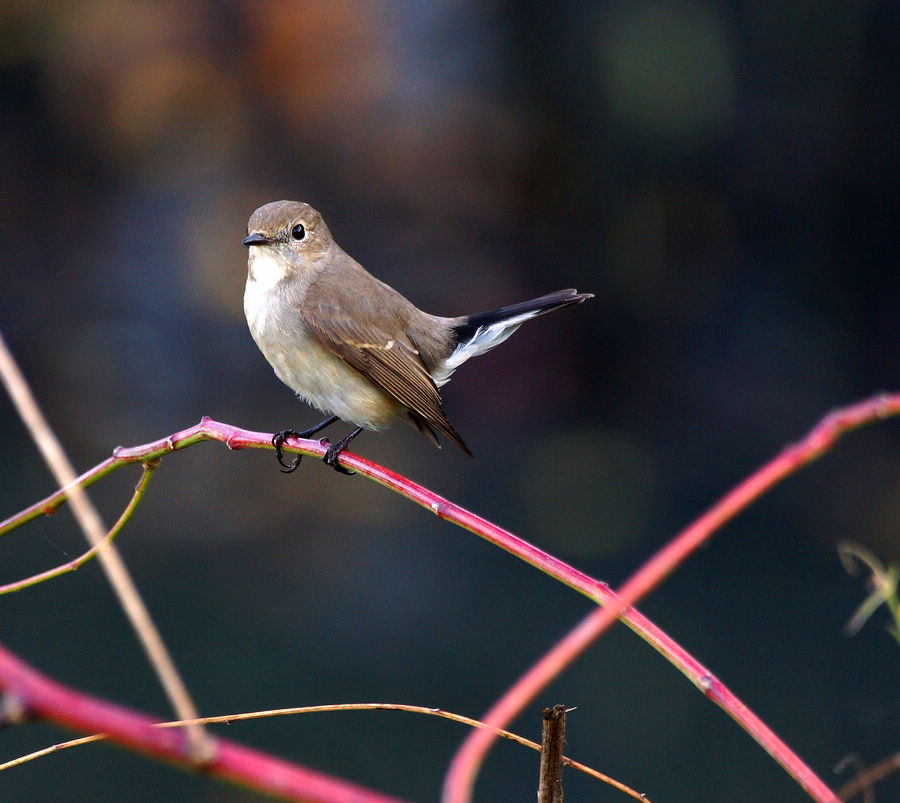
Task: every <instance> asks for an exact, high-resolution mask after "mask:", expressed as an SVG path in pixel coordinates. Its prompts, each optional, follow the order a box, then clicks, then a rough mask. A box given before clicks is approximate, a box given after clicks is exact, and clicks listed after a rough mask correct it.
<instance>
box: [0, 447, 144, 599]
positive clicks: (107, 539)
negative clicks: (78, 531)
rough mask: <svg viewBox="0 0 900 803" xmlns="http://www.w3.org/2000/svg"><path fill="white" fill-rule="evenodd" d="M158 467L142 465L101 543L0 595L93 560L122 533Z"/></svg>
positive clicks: (3, 588)
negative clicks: (117, 515)
mask: <svg viewBox="0 0 900 803" xmlns="http://www.w3.org/2000/svg"><path fill="white" fill-rule="evenodd" d="M158 465H159V463H144V471H143V472H142V473H141V478H140V480H138V483H137V485H136V486H135V487H134V493H133V494H132V495H131V500H130V501H129V502H128V504H127V505H126V507H125V510H123V511H122V515H121V516H119V520H118V521H117V522H116V523H115V524H114V525H113V527H112V529H111V530H110V531H109V532H108V533H107V534H106V535H105V536H104V537H103V540H102V541H98V542H97V543H96V544H95V545H94V546H92V547H91V548H90V549H89V550H88V551H87V552H84V553H83V554H81V555H79V556H78V557H77V558H75V559H73V560H70V561H68V562H67V563H62V564H60V565H59V566H56V567H55V568H53V569H47V571H44V572H39V573H38V574H33V575H32V576H31V577H26V578H25V579H24V580H17V581H16V582H14V583H7V584H6V585H0V595H2V594H11V593H12V592H13V591H21V590H22V589H23V588H29V587H30V586H33V585H37V584H38V583H42V582H44V581H45V580H52V579H53V578H54V577H59V576H60V575H63V574H66V573H68V572H74V571H75V570H76V569H80V568H81V567H82V566H84V564H85V563H87V562H88V561H89V560H90V559H91V558H93V557H94V556H95V555H96V554H97V553H98V552H99V551H100V550H101V549H103V547H105V546H106V545H107V544H109V543H111V542H112V540H113V539H114V538H115V537H116V536H117V535H118V534H119V533H120V532H121V531H122V528H123V527H124V526H125V525H126V524H127V523H128V521H129V520H130V519H131V514H132V513H134V511H135V508H137V506H138V503H139V502H140V501H141V499H143V497H144V491H146V490H147V484H148V483H149V482H150V477H152V476H153V472H154V471H155V470H156V467H157V466H158Z"/></svg>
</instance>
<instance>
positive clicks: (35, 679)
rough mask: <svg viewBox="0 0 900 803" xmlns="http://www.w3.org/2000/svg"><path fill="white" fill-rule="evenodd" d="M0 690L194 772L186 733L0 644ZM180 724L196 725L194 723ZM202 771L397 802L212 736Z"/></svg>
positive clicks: (17, 705) (285, 793) (359, 800)
mask: <svg viewBox="0 0 900 803" xmlns="http://www.w3.org/2000/svg"><path fill="white" fill-rule="evenodd" d="M0 688H2V690H3V691H4V693H5V697H4V701H5V704H6V708H7V709H15V710H18V711H20V712H21V714H20V717H19V718H20V719H21V718H27V717H33V718H36V719H40V720H42V721H45V722H49V723H51V724H54V725H57V726H59V727H62V728H68V729H70V730H74V731H79V732H81V733H84V732H88V733H95V732H97V731H100V732H102V733H104V734H105V735H106V737H107V738H108V739H109V740H110V741H112V742H114V743H116V744H118V745H120V746H122V747H126V748H128V749H131V750H137V751H139V752H140V753H142V754H143V755H144V756H147V757H149V758H154V759H157V760H160V759H161V760H164V761H167V762H169V763H171V764H174V765H175V766H178V767H181V768H183V769H187V770H194V771H197V770H198V766H197V764H196V762H195V761H194V760H193V759H192V758H191V757H190V754H189V749H188V747H189V745H188V743H187V739H186V732H185V730H184V729H182V728H181V727H179V728H174V729H173V728H159V727H157V726H156V725H157V723H156V722H155V721H154V720H153V719H151V718H150V717H148V716H146V715H144V714H139V713H136V712H134V711H131V710H129V709H127V708H124V707H122V706H119V705H115V704H114V703H110V702H107V701H105V700H101V699H99V698H97V697H93V696H92V695H90V694H85V693H84V692H82V691H76V690H74V689H70V688H68V687H67V686H63V685H62V684H61V683H57V682H56V681H54V680H51V679H50V678H48V677H47V676H45V675H43V674H41V673H40V672H37V671H36V670H35V669H32V668H31V667H30V666H28V665H27V664H26V663H25V662H24V661H22V660H21V659H19V658H18V657H17V656H15V655H13V653H11V652H10V651H9V650H7V649H5V648H3V647H0ZM185 724H186V726H190V725H194V726H196V727H201V726H200V725H199V722H188V723H185ZM200 769H202V772H203V773H204V774H205V775H210V776H212V777H214V778H218V779H219V780H224V781H229V782H231V783H239V784H241V785H243V786H248V787H250V788H252V789H255V790H257V791H260V792H264V793H266V794H268V795H271V796H274V797H281V798H288V799H291V800H303V801H310V803H351V801H352V803H401V801H399V800H398V799H397V798H394V797H391V796H389V795H384V794H381V793H379V792H374V791H371V790H368V789H365V788H363V787H361V786H357V785H356V784H352V783H349V782H347V781H344V780H341V779H339V778H334V777H332V776H330V775H326V774H324V773H321V772H318V771H315V770H311V769H309V768H307V767H303V766H301V765H299V764H293V763H291V762H288V761H284V760H283V759H279V758H275V757H274V756H270V755H266V754H265V753H260V752H259V751H257V750H252V749H250V748H247V747H242V746H241V745H238V744H235V743H233V742H229V741H227V740H225V739H217V740H216V752H215V755H214V756H213V757H212V758H211V759H210V761H208V762H207V763H206V764H204V765H203V767H202V768H200Z"/></svg>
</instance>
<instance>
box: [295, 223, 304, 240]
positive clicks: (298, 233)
mask: <svg viewBox="0 0 900 803" xmlns="http://www.w3.org/2000/svg"><path fill="white" fill-rule="evenodd" d="M291 237H293V238H294V239H295V240H302V239H303V238H304V237H306V229H305V228H304V226H303V224H302V223H298V224H297V225H296V226H294V228H292V229H291Z"/></svg>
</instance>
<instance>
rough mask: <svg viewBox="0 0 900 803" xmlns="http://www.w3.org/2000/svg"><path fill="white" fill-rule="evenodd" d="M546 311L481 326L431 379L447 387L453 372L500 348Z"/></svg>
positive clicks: (436, 368) (436, 367)
mask: <svg viewBox="0 0 900 803" xmlns="http://www.w3.org/2000/svg"><path fill="white" fill-rule="evenodd" d="M543 311H544V310H530V311H528V312H523V313H522V314H521V315H514V316H512V317H511V318H505V319H504V320H502V321H497V323H492V324H491V325H490V326H479V327H478V328H477V329H476V330H475V334H474V335H473V336H472V337H470V338H469V339H468V340H463V341H462V342H460V343H458V344H457V346H456V348H455V349H454V350H453V352H452V353H451V354H450V356H449V357H447V359H446V360H444V361H443V362H442V363H441V364H440V365H438V366H435V369H434V370H433V371H432V372H431V378H432V379H433V380H434V384H435V385H437V386H438V387H441V386H442V385H446V384H447V383H448V382H449V381H450V377H451V376H453V372H454V371H455V370H456V369H457V368H459V366H460V365H462V364H463V363H464V362H465V361H466V360H468V359H469V358H470V357H478V356H479V355H481V354H484V353H485V352H486V351H490V350H491V349H492V348H494V346H499V345H500V344H501V343H502V342H503V341H504V340H506V338H508V337H509V336H510V335H511V334H512V333H513V332H515V331H516V329H518V328H519V327H520V326H521V325H522V324H523V323H525V321H527V320H528V319H529V318H533V317H534V316H535V315H540V314H541V312H543Z"/></svg>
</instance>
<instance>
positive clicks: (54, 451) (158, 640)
mask: <svg viewBox="0 0 900 803" xmlns="http://www.w3.org/2000/svg"><path fill="white" fill-rule="evenodd" d="M0 379H2V380H3V384H4V385H5V386H6V390H7V392H8V393H9V395H10V397H11V398H12V400H13V403H14V404H15V406H16V410H17V411H18V413H19V415H20V416H21V418H22V421H23V422H24V423H25V426H26V427H27V428H28V431H29V432H30V433H31V436H32V437H33V438H34V441H35V443H36V444H37V446H38V449H40V451H41V454H42V455H43V457H44V460H45V461H46V463H47V466H48V467H49V468H50V471H51V472H52V474H53V476H54V478H55V479H56V481H57V483H58V484H59V485H60V486H61V487H65V486H68V487H69V491H68V498H69V500H70V502H71V504H72V512H73V514H74V515H75V519H76V521H77V522H78V525H79V526H80V527H81V530H82V532H84V535H85V537H86V538H87V541H88V544H90V545H91V546H92V547H94V546H97V545H98V544H99V543H100V542H101V541H102V540H103V539H104V537H105V535H106V527H105V525H104V524H103V521H102V519H101V518H100V514H99V512H98V511H97V508H96V507H95V506H94V504H93V503H92V502H91V500H90V499H89V498H88V495H87V493H86V492H85V491H84V489H83V488H82V487H81V486H80V485H78V484H77V483H76V482H75V480H76V474H75V469H74V468H73V466H72V464H71V462H70V461H69V458H68V457H67V456H66V453H65V451H64V450H63V447H62V444H61V443H60V442H59V440H58V439H57V437H56V435H55V434H54V433H53V430H52V429H51V427H50V424H49V422H48V421H47V419H46V418H45V417H44V415H43V413H42V412H41V410H40V407H39V406H38V403H37V400H36V399H35V398H34V395H33V394H32V392H31V388H29V386H28V383H27V382H26V381H25V377H24V376H23V375H22V372H21V371H20V370H19V366H18V365H17V364H16V361H15V359H14V358H13V356H12V353H11V352H10V351H9V348H8V347H7V345H6V341H5V339H4V338H3V336H2V334H0ZM98 557H99V560H100V564H101V565H102V567H103V570H104V571H105V572H106V577H107V579H108V580H109V582H110V585H112V587H113V590H114V591H115V593H116V596H117V597H118V599H119V603H120V604H121V605H122V608H123V609H124V610H125V613H126V614H127V615H128V618H129V620H130V621H131V626H132V627H133V628H134V631H135V633H136V634H137V636H138V639H139V640H140V642H141V645H142V646H143V648H144V652H145V653H146V655H147V658H148V659H149V661H150V664H151V665H152V666H153V669H154V671H155V672H156V674H157V676H158V677H159V680H160V683H161V684H162V686H163V689H164V690H165V692H166V695H167V696H168V698H169V701H170V702H171V703H172V707H173V708H174V709H175V713H176V714H177V715H178V718H179V719H193V718H195V717H196V716H197V708H196V706H195V705H194V702H193V700H191V696H190V694H189V693H188V690H187V687H186V686H185V685H184V682H183V681H182V680H181V677H180V675H179V674H178V670H177V669H176V668H175V662H174V661H173V660H172V657H171V656H170V655H169V652H168V650H167V649H166V646H165V644H164V643H163V640H162V636H161V635H160V633H159V631H158V630H157V629H156V625H155V624H154V623H153V619H152V618H151V617H150V612H149V611H148V610H147V608H146V606H145V605H144V603H143V600H142V599H141V596H140V594H139V593H138V590H137V586H135V584H134V581H133V580H132V579H131V575H130V574H129V572H128V569H127V567H126V566H125V562H124V561H123V560H122V558H121V556H120V555H119V552H118V550H117V549H116V548H115V546H114V545H113V544H111V543H109V544H107V545H106V547H105V548H104V549H102V550H100V552H99V553H98ZM187 733H188V743H189V746H190V750H191V754H192V756H193V758H194V760H195V761H198V762H202V761H206V760H207V759H208V758H209V757H210V755H211V751H212V745H211V744H210V743H209V742H208V740H207V738H206V735H205V733H204V731H203V728H202V726H199V725H191V726H190V727H189V728H188V729H187Z"/></svg>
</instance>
